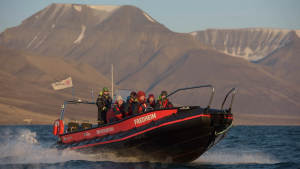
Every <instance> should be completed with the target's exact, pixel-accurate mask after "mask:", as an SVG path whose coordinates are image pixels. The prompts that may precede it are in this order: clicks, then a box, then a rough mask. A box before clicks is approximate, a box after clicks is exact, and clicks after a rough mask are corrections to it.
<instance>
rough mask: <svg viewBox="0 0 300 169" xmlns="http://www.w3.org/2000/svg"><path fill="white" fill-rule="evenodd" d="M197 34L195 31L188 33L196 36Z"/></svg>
mask: <svg viewBox="0 0 300 169" xmlns="http://www.w3.org/2000/svg"><path fill="white" fill-rule="evenodd" d="M197 34H198V33H197V32H191V33H190V35H192V36H197Z"/></svg>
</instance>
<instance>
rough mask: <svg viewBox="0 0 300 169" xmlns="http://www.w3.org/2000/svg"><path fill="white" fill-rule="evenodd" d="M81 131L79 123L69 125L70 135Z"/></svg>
mask: <svg viewBox="0 0 300 169" xmlns="http://www.w3.org/2000/svg"><path fill="white" fill-rule="evenodd" d="M78 130H79V123H78V122H69V123H68V130H67V131H68V133H71V132H75V131H78Z"/></svg>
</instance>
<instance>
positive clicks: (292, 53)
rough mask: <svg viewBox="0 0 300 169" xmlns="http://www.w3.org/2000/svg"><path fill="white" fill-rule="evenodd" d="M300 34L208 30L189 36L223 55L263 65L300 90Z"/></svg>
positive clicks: (260, 30) (265, 29) (265, 30)
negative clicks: (299, 55) (298, 55)
mask: <svg viewBox="0 0 300 169" xmlns="http://www.w3.org/2000/svg"><path fill="white" fill-rule="evenodd" d="M299 32H300V31H299V30H285V29H272V28H246V29H208V30H204V31H196V32H192V33H190V34H191V35H192V36H193V37H194V38H195V39H196V40H198V41H199V42H201V43H203V44H205V45H207V46H209V47H211V48H213V49H215V50H217V51H219V52H221V53H224V54H228V55H230V56H233V57H238V58H243V59H245V60H248V61H250V62H253V63H257V64H260V65H264V66H266V67H265V70H266V71H269V72H270V73H272V74H274V75H276V76H278V77H279V78H281V79H282V80H287V81H288V82H291V83H294V85H297V86H299V85H300V83H299V82H300V80H299V73H300V62H299V57H297V54H298V52H299V37H300V33H299Z"/></svg>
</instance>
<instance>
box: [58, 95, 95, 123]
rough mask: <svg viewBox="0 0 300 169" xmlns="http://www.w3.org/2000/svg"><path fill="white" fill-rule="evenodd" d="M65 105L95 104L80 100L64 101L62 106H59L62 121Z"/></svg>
mask: <svg viewBox="0 0 300 169" xmlns="http://www.w3.org/2000/svg"><path fill="white" fill-rule="evenodd" d="M67 104H96V102H90V101H87V100H81V99H72V100H65V101H64V104H63V105H61V111H60V120H63V119H64V113H65V108H66V106H67Z"/></svg>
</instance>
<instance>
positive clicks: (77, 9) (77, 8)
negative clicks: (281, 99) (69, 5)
mask: <svg viewBox="0 0 300 169" xmlns="http://www.w3.org/2000/svg"><path fill="white" fill-rule="evenodd" d="M73 8H74V9H75V10H76V11H78V12H81V9H82V8H81V6H80V5H74V6H73Z"/></svg>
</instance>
